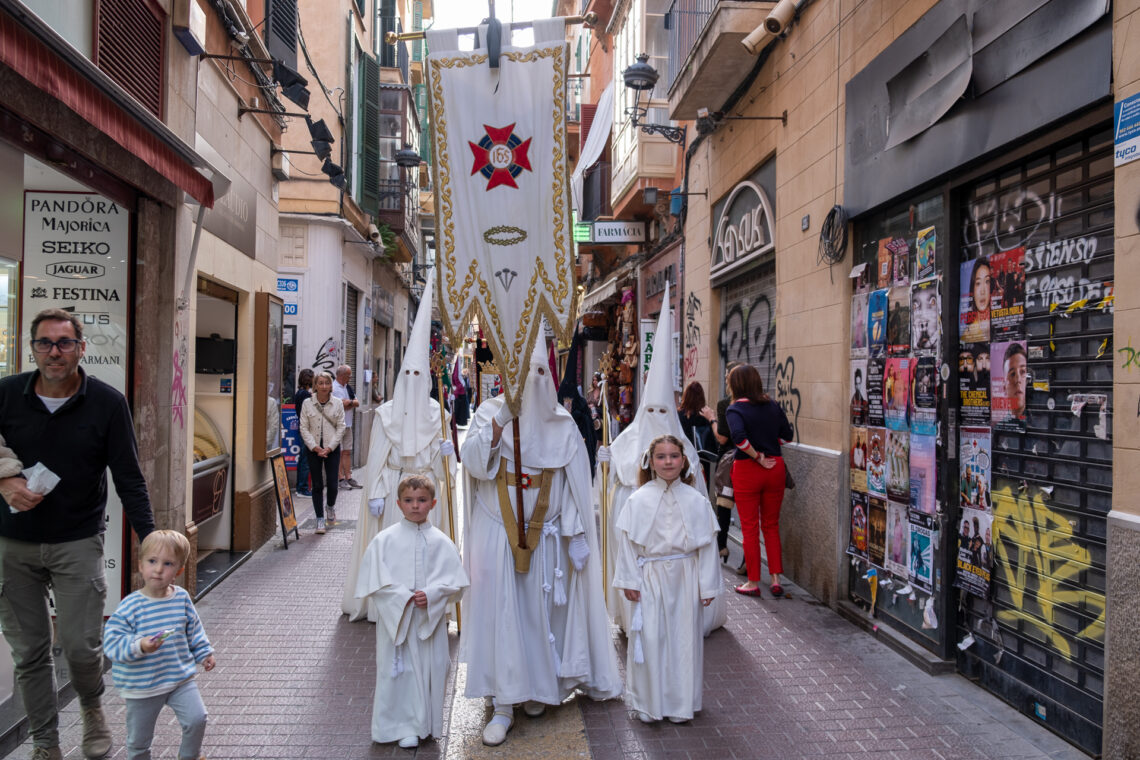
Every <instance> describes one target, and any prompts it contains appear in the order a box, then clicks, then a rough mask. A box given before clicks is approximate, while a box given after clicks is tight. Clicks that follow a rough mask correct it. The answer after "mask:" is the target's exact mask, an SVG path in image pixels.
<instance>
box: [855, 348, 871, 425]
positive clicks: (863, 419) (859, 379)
mask: <svg viewBox="0 0 1140 760" xmlns="http://www.w3.org/2000/svg"><path fill="white" fill-rule="evenodd" d="M851 424H852V425H865V424H867V360H866V359H856V360H854V361H852V362H851Z"/></svg>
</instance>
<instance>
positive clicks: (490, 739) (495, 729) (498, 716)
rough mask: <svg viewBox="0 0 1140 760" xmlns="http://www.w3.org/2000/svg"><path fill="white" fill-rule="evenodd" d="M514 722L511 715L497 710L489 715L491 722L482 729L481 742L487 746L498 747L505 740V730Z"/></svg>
mask: <svg viewBox="0 0 1140 760" xmlns="http://www.w3.org/2000/svg"><path fill="white" fill-rule="evenodd" d="M514 723H515V719H514V716H513V715H508V714H506V713H501V712H497V713H495V714H494V715H493V716H492V717H491V722H490V723H488V724H487V727H486V728H484V729H483V743H484V744H486V745H487V746H488V747H498V746H499V745H500V744H502V743H503V742H504V741H506V740H507V731H510V730H511V726H513V725H514Z"/></svg>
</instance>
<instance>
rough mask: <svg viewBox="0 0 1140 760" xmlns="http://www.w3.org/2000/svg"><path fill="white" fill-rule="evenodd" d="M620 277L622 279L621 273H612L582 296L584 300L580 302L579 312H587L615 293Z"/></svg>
mask: <svg viewBox="0 0 1140 760" xmlns="http://www.w3.org/2000/svg"><path fill="white" fill-rule="evenodd" d="M619 279H621V277H620V274H612V275H610V277H609V279H608V280H606V281H605V282H603V283H602V284H601V285H599V286H598V287H596V288H594V289H593V290H591V291H590V292H589V293H587V294H586V295H584V296H582V300H581V301H579V302H578V314H585V313H586V312H587V311H590V310H591V309H593V308H594V307H595V306H597V305H598V304H600V303H601V302H602V301H605V300H606V299H607V298H610V297H611V296H613V295H615V294H616V293H617V289H618V280H619Z"/></svg>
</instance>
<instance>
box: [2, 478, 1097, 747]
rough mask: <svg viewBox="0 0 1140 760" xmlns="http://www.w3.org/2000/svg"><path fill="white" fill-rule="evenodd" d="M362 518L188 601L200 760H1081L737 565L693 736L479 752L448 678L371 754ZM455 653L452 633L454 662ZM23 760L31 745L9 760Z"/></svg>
mask: <svg viewBox="0 0 1140 760" xmlns="http://www.w3.org/2000/svg"><path fill="white" fill-rule="evenodd" d="M359 505H360V492H359V491H351V492H349V493H347V494H342V495H341V498H340V499H339V501H338V503H337V514H338V516H339V517H340V518H341V522H340V523H338V524H336V525H335V526H333V527H332V528H331V529H330V530H329V532H328V533H327V534H326V535H324V536H317V535H315V534H314V533H313V526H314V523H313V520H312V507H311V503H310V502H309V500H307V499H303V498H302V499H298V504H297V507H298V513H299V514H300V516H301V517H302V519H305V522H303V523H302V527H301V539H300V540H299V541H296V542H292V541H291V542H290V544H289V548H288V549H287V550H286V549H284V548H283V547H282V541H281V537H280V535H279V534H278V535H277V536H276V537H275V538H274V539H273V540H271V541H270V542H269V543H268V544H266V545H265V546H264V547H262V548H261V549H260V550H259V551H258V552H256V553H255V554H254V556H253V557H251V558H250V559H249V561H247V562H246V563H245V564H244V565H242V566H241V567H240V568H238V569H237V570H236V571H235V572H234V573H233V574H232V575H231V576H230V577H228V578H226V579H225V580H224V581H223V582H221V583H220V584H219V585H218V586H217V587H216V588H215V589H214V590H212V591H211V592H210V593H209V594H207V595H206V597H205V598H204V599H203V600H202V601H201V602H200V603H199V605H198V609H199V611H200V612H201V615H202V619H203V622H204V623H205V626H206V631H207V633H208V634H209V636H210V639H211V641H212V642H213V643H214V646H215V647H216V648H217V659H218V667H217V668H216V669H215V670H214V671H213V672H211V673H200V674H199V676H198V683H199V685H200V687H201V689H202V694H203V698H204V700H205V702H206V707H207V709H208V710H209V713H210V725H209V728H208V729H207V732H206V742H205V748H204V752H205V755H206V756H207V757H208V758H210V760H231V759H232V760H250V759H261V758H297V759H298V760H300V759H306V760H307V759H309V758H312V759H314V760H319V759H321V758H340V759H344V758H373V757H399V758H409V757H412V756H415V757H417V758H428V759H434V758H444V757H446V758H521V759H527V760H529V758H579V757H581V758H587V757H592V758H595V759H596V760H616V759H617V758H623V759H626V760H653V759H656V758H694V760H695V759H697V758H701V759H702V760H703V759H704V758H710V757H716V758H742V759H743V758H748V759H750V760H763V759H766V758H773V759H778V760H795V759H797V758H804V759H805V760H806V759H808V758H827V759H828V760H839V759H841V758H842V759H848V760H850V759H854V758H860V759H865V760H872V759H874V760H926V759H928V758H929V759H930V760H939V759H940V760H983V759H986V760H991V759H997V758H1002V759H1009V760H1013V759H1014V758H1017V759H1019V760H1020V759H1024V758H1054V759H1055V760H1060V759H1066V760H1067V759H1070V758H1072V759H1073V760H1078V759H1082V758H1087V756H1086V755H1084V754H1082V753H1080V752H1079V751H1078V750H1076V749H1074V748H1072V747H1071V746H1070V745H1068V744H1067V743H1065V742H1064V741H1062V740H1061V739H1059V738H1057V737H1055V736H1053V735H1052V734H1051V733H1049V732H1048V731H1046V730H1045V729H1043V728H1041V727H1040V726H1037V725H1035V724H1034V723H1032V722H1031V721H1030V720H1028V719H1027V718H1025V717H1023V716H1021V715H1020V714H1018V713H1017V712H1015V711H1014V710H1013V709H1012V708H1010V707H1009V706H1007V705H1005V704H1004V703H1002V702H1000V701H999V700H997V699H996V698H994V697H991V696H989V695H988V694H986V693H985V692H983V691H982V690H981V689H980V688H978V687H976V686H974V685H972V684H970V683H969V682H967V681H966V680H965V679H963V678H961V677H959V676H953V675H951V676H940V677H933V676H928V675H926V674H925V673H924V672H922V671H920V670H918V669H917V668H915V667H914V666H912V665H911V664H910V663H909V662H907V661H906V660H904V659H903V658H902V657H901V656H899V655H898V654H896V653H894V652H893V651H892V650H890V649H888V648H887V647H886V646H884V645H883V644H880V643H878V642H877V641H875V640H874V639H872V638H871V637H869V636H867V635H866V634H864V633H862V632H860V631H859V630H858V629H857V628H855V626H853V625H851V624H849V623H847V622H846V621H844V620H842V619H841V618H840V617H839V616H838V615H837V614H835V613H834V612H832V611H831V610H829V609H828V608H826V607H824V606H823V605H821V604H819V603H818V602H816V601H815V600H813V599H812V598H810V597H808V596H807V595H806V594H804V593H803V592H801V591H800V590H799V589H797V588H796V587H795V586H794V585H793V584H787V586H786V588H788V589H789V590H790V592H791V598H789V599H781V600H773V599H770V598H765V599H763V600H757V599H753V598H748V597H742V596H739V595H736V594H733V593H732V590H731V586H730V584H732V583H734V582H736V581H737V580H738V579H737V577H736V576H735V575H733V573H732V571H731V567H732V566H733V565H734V563H735V562H737V561H738V560H739V556H738V553H737V556H734V557H732V558H731V560H730V563H729V564H728V565H726V566H725V568H724V580H725V592H726V593H728V594H729V611H728V624H727V625H726V626H725V628H723V629H722V630H719V631H716V632H714V633H713V634H712V635H711V636H709V638H708V639H707V640H706V643H705V684H704V710H703V711H702V712H701V713H700V714H699V715H698V716H697V717H696V718H695V719H694V720H693V721H692V722H690V723H689V724H685V725H673V724H669V723H664V724H659V725H653V726H645V725H642V724H641V723H639V722H637V721H636V720H631V719H630V717H629V716H628V715H627V712H626V710H625V709H624V706H623V705H622V703H621V702H620V701H610V702H604V703H602V702H592V701H590V700H586V699H582V700H571V701H570V702H568V703H566V704H564V705H562V706H560V707H558V708H552V709H550V710H548V711H547V714H546V715H544V716H543V717H541V718H537V719H532V718H528V717H526V716H525V715H523V713H522V710H521V709H520V710H518V711H517V714H516V723H515V726H514V728H513V729H512V730H511V732H510V734H509V735H508V737H507V741H506V743H505V744H503V745H502V746H501V747H497V748H489V747H484V746H483V745H482V743H481V741H480V737H481V732H482V727H483V723H484V721H485V720H486V717H487V710H486V708H485V707H484V705H483V701H482V700H481V699H466V698H464V697H462V696H461V695H462V691H463V682H464V671H463V667H462V666H459V665H457V666H455V667H453V668H452V671H451V673H452V677H451V681H452V683H451V684H449V689H448V696H447V700H448V704H450V705H451V709H450V711H449V715H448V716H447V718H446V719H445V724H444V734H445V736H444V737H443V738H442V739H441V740H440V741H438V742H436V741H428V742H425V743H423V744H422V745H421V746H420V748H419V749H418V750H415V751H414V752H413V751H411V750H403V749H400V748H399V747H397V746H396V745H395V744H388V745H379V744H373V743H372V742H371V741H370V738H369V720H370V714H371V708H372V690H373V684H374V678H375V656H374V651H375V650H374V646H375V639H374V633H373V626H372V625H371V624H369V623H366V622H364V623H348V622H347V621H346V618H345V617H344V616H342V615H341V614H340V595H341V586H342V583H343V578H344V558H345V557H346V556H347V554H348V553H349V551H350V549H351V546H352V537H353V530H354V527H355V520H356V516H357V512H358V509H359ZM306 511H307V514H306ZM614 641H615V646H616V647H617V648H618V653H619V657H620V658H621V659H622V660H623V661H624V657H625V646H624V638H623V637H622V636H621V635H620V634H617V633H615V636H614ZM457 642H458V639H457V637H456V636H455V635H454V628H453V636H452V642H451V643H452V653H453V656H454V653H455V651H456V647H457ZM107 681H108V692H107V697H106V698H105V705H106V709H107V714H108V720H109V722H110V724H111V726H112V730H113V732H114V742H115V748H114V750H113V752H112V754H111V756H110V757H112V758H125V757H126V751H125V749H124V748H123V744H124V740H125V735H124V707H123V701H122V699H120V698H119V697H118V696H117V695H115V694H114V689H113V688H112V687H110V675H109V674H108V675H107ZM456 693H458V694H459V695H460V696H455V694H456ZM61 733H62V740H63V750H64V756H65V757H67V758H82V752H81V751H80V750H79V742H80V739H81V726H80V725H79V713H78V706H77V704H76V703H75V702H74V701H73V702H72V703H71V704H69V705H68V706H67V707H66V708H65V709H64V710H63V712H62V713H61ZM178 736H179V731H178V725H177V722H176V721H175V719H174V716H173V714H172V713H171V712H170V711H164V712H163V714H162V716H161V719H160V725H159V727H158V731H157V732H156V736H155V742H154V757H155V758H175V757H176V756H177V747H178ZM30 753H31V745H30V743H29V742H25V743H24V744H23V745H22V746H21V747H19V748H18V749H17V750H16V751H15V752H14V753H12V755H11V757H13V758H18V759H19V758H27V757H28V756H29V755H30Z"/></svg>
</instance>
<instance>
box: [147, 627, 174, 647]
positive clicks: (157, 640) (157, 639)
mask: <svg viewBox="0 0 1140 760" xmlns="http://www.w3.org/2000/svg"><path fill="white" fill-rule="evenodd" d="M177 630H178V629H177V628H166V629H164V630H161V631H159V632H158V633H156V634H154V635H153V636H151V637H150V641H151V643H152V644H154V645H155V647H158V646H159V645H161V644H162V642H164V641H166V640H167V639H169V638H170V637H171V636H173V635H174V632H175V631H177Z"/></svg>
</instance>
